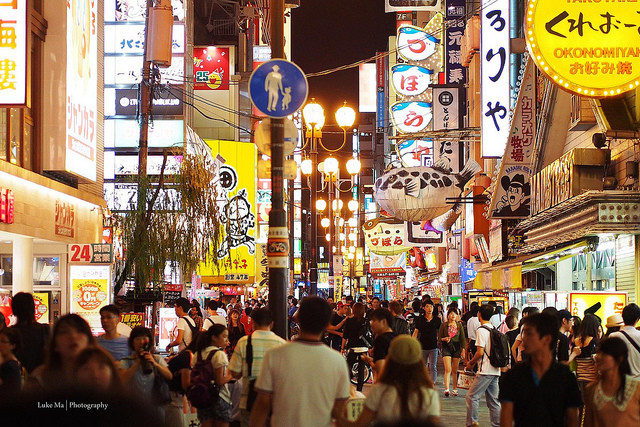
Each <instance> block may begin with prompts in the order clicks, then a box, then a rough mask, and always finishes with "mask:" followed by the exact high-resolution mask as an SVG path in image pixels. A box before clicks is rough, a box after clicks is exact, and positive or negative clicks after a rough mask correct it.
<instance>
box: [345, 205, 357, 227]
mask: <svg viewBox="0 0 640 427" xmlns="http://www.w3.org/2000/svg"><path fill="white" fill-rule="evenodd" d="M347 207H348V208H349V210H350V211H351V212H355V211H357V210H358V201H357V200H349V203H347ZM354 219H355V218H354ZM349 221H351V220H349ZM349 225H351V222H349ZM351 227H355V225H351Z"/></svg>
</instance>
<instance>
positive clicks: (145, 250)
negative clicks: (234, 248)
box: [114, 152, 222, 293]
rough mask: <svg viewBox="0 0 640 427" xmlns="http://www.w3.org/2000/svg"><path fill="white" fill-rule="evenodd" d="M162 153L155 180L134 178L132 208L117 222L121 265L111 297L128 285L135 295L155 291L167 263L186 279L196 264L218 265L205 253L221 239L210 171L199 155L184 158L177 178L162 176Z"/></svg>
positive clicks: (213, 254) (212, 170)
mask: <svg viewBox="0 0 640 427" xmlns="http://www.w3.org/2000/svg"><path fill="white" fill-rule="evenodd" d="M167 154H168V153H166V152H165V158H164V162H163V166H162V172H161V175H160V178H159V179H157V178H156V179H150V177H148V176H146V175H140V176H138V178H137V180H138V188H139V192H138V203H137V204H136V205H135V206H131V208H132V209H131V210H130V211H129V212H128V213H127V214H125V215H121V216H119V217H118V224H117V225H118V232H119V233H121V241H122V246H123V250H124V258H125V261H124V262H123V263H122V264H121V265H120V266H119V267H120V268H118V271H117V277H116V285H115V289H114V292H115V293H118V292H119V291H120V289H121V288H122V286H124V284H125V283H126V282H127V281H131V280H132V281H134V282H135V289H136V293H138V292H144V291H149V290H154V291H155V290H159V289H161V288H162V286H163V284H164V271H165V266H166V265H167V262H170V263H171V265H172V268H173V269H176V268H178V267H177V266H179V268H180V270H181V272H182V277H186V278H188V279H187V280H189V279H190V277H191V273H192V272H194V271H196V269H197V267H198V265H199V264H200V263H201V262H205V263H206V264H210V263H213V264H214V265H215V266H216V268H217V266H218V259H217V256H216V252H215V250H211V248H217V247H219V246H220V240H221V236H222V228H221V225H220V222H219V207H218V205H217V204H216V202H215V201H216V199H217V196H218V194H217V190H216V186H215V184H214V182H215V180H214V178H215V177H216V173H215V167H214V165H213V163H212V162H211V161H209V160H207V158H206V157H205V156H201V155H197V154H186V153H184V154H183V155H182V162H181V167H180V173H179V174H177V175H171V176H165V175H164V168H165V165H166V161H167ZM141 201H144V202H141Z"/></svg>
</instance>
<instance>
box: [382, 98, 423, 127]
mask: <svg viewBox="0 0 640 427" xmlns="http://www.w3.org/2000/svg"><path fill="white" fill-rule="evenodd" d="M390 110H391V120H392V121H393V125H394V126H395V127H396V129H398V130H399V131H400V132H402V133H415V132H422V131H423V130H425V129H426V128H427V126H429V124H430V123H431V119H432V117H433V109H432V108H431V104H430V103H428V102H422V101H414V102H396V103H395V104H393V105H392V106H391V108H390Z"/></svg>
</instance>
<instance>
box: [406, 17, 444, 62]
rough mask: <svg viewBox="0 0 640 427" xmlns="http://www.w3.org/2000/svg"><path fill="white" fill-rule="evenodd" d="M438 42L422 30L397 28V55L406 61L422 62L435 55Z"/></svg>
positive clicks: (407, 27) (408, 27) (411, 27)
mask: <svg viewBox="0 0 640 427" xmlns="http://www.w3.org/2000/svg"><path fill="white" fill-rule="evenodd" d="M439 42H440V40H438V39H437V38H436V37H435V36H433V35H431V34H429V33H428V32H427V31H426V30H425V29H423V28H420V27H414V26H412V25H403V26H401V27H400V28H398V40H397V41H396V45H397V47H398V54H399V55H400V56H401V57H402V58H403V59H406V60H407V61H424V60H425V59H427V58H428V57H430V56H431V55H433V54H434V53H436V49H437V48H438V43H439Z"/></svg>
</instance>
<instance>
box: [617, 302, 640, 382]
mask: <svg viewBox="0 0 640 427" xmlns="http://www.w3.org/2000/svg"><path fill="white" fill-rule="evenodd" d="M622 320H624V327H623V328H622V329H620V331H619V332H614V333H612V334H611V335H610V336H611V337H617V338H620V339H622V341H624V342H625V344H626V345H627V350H628V352H629V358H628V360H629V366H630V367H631V375H632V376H634V377H636V378H640V331H638V330H637V329H636V324H637V323H638V320H640V307H638V306H637V305H636V304H634V303H631V304H629V305H627V306H626V307H625V308H623V309H622ZM634 344H635V345H634Z"/></svg>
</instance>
